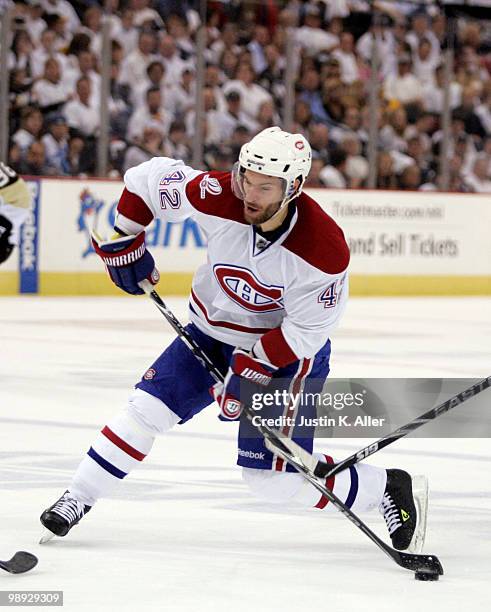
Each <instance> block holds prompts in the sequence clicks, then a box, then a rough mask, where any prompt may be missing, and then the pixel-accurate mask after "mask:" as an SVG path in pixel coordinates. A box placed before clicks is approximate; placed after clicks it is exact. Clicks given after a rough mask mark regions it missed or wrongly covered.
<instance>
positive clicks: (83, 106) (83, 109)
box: [63, 76, 100, 137]
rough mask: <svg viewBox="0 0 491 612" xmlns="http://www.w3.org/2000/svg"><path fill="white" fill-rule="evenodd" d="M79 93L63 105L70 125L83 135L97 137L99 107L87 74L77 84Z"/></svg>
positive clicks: (64, 113)
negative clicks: (94, 102) (95, 101)
mask: <svg viewBox="0 0 491 612" xmlns="http://www.w3.org/2000/svg"><path fill="white" fill-rule="evenodd" d="M76 91H77V95H76V97H75V98H74V99H73V100H71V102H68V103H67V104H65V106H64V107H63V115H64V116H65V118H66V120H67V123H68V126H69V127H70V129H71V130H76V131H77V132H79V133H80V134H82V135H83V136H91V137H95V136H96V134H97V133H98V131H99V122H100V117H99V109H98V108H97V107H96V106H95V105H94V104H93V102H92V100H93V97H92V83H91V81H90V79H89V78H88V77H86V76H83V77H80V78H79V79H78V81H77V85H76Z"/></svg>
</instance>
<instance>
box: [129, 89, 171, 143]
mask: <svg viewBox="0 0 491 612" xmlns="http://www.w3.org/2000/svg"><path fill="white" fill-rule="evenodd" d="M172 119H173V116H172V114H171V113H170V112H169V111H168V110H167V109H166V106H165V100H164V98H163V96H162V92H161V90H160V89H159V88H158V87H150V89H149V90H148V91H147V95H146V100H145V107H144V108H135V110H134V111H133V114H132V115H131V117H130V120H129V123H128V133H127V137H128V140H132V141H134V142H137V141H138V138H139V137H140V136H141V134H143V131H144V129H145V128H146V127H153V128H155V129H157V130H160V132H161V134H162V137H164V136H165V135H166V134H167V133H168V131H169V126H170V124H171V123H172Z"/></svg>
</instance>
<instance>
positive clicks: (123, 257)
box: [92, 231, 160, 295]
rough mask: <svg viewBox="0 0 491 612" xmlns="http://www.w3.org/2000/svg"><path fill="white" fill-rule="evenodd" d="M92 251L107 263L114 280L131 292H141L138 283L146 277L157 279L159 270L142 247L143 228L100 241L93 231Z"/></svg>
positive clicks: (146, 278) (155, 281) (133, 293)
mask: <svg viewBox="0 0 491 612" xmlns="http://www.w3.org/2000/svg"><path fill="white" fill-rule="evenodd" d="M92 245H93V247H94V249H95V252H96V253H97V255H99V257H100V258H101V259H102V261H103V262H104V263H105V264H106V268H107V271H108V272H109V276H110V277H111V280H112V281H113V283H114V284H115V285H116V286H117V287H119V288H120V289H122V290H123V291H126V293H131V294H132V295H141V294H142V293H144V291H143V289H142V288H141V287H139V285H138V283H140V282H141V281H142V280H148V281H150V283H152V285H156V284H157V283H158V282H159V278H160V275H159V272H158V270H157V268H156V267H155V261H154V259H153V257H152V255H151V254H150V253H149V252H148V251H147V249H146V248H145V232H144V231H143V232H140V233H139V234H138V235H136V236H120V235H119V234H118V235H117V236H116V238H114V239H113V240H106V241H103V240H102V239H101V238H100V237H99V236H97V234H95V233H94V232H93V233H92Z"/></svg>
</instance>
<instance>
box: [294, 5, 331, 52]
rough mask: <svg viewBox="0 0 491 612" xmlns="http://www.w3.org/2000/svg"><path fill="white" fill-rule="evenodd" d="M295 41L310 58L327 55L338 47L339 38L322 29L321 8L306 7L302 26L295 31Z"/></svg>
mask: <svg viewBox="0 0 491 612" xmlns="http://www.w3.org/2000/svg"><path fill="white" fill-rule="evenodd" d="M295 40H296V41H297V42H298V43H299V45H300V46H301V47H302V49H303V50H304V51H305V53H306V54H307V55H309V56H311V57H315V56H318V55H319V53H322V52H325V53H329V52H330V51H332V50H333V49H334V48H335V47H337V46H338V45H339V38H338V37H337V36H336V35H334V34H331V33H329V32H326V31H325V30H323V29H322V13H321V8H320V7H318V6H314V5H306V7H305V21H304V25H303V26H302V27H300V28H298V29H297V30H296V31H295Z"/></svg>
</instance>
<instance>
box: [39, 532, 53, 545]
mask: <svg viewBox="0 0 491 612" xmlns="http://www.w3.org/2000/svg"><path fill="white" fill-rule="evenodd" d="M54 537H55V534H54V533H53V532H52V531H50V530H49V529H45V530H44V531H43V534H42V535H41V538H40V539H39V543H40V544H46V542H49V541H50V540H52V539H53V538H54Z"/></svg>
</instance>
